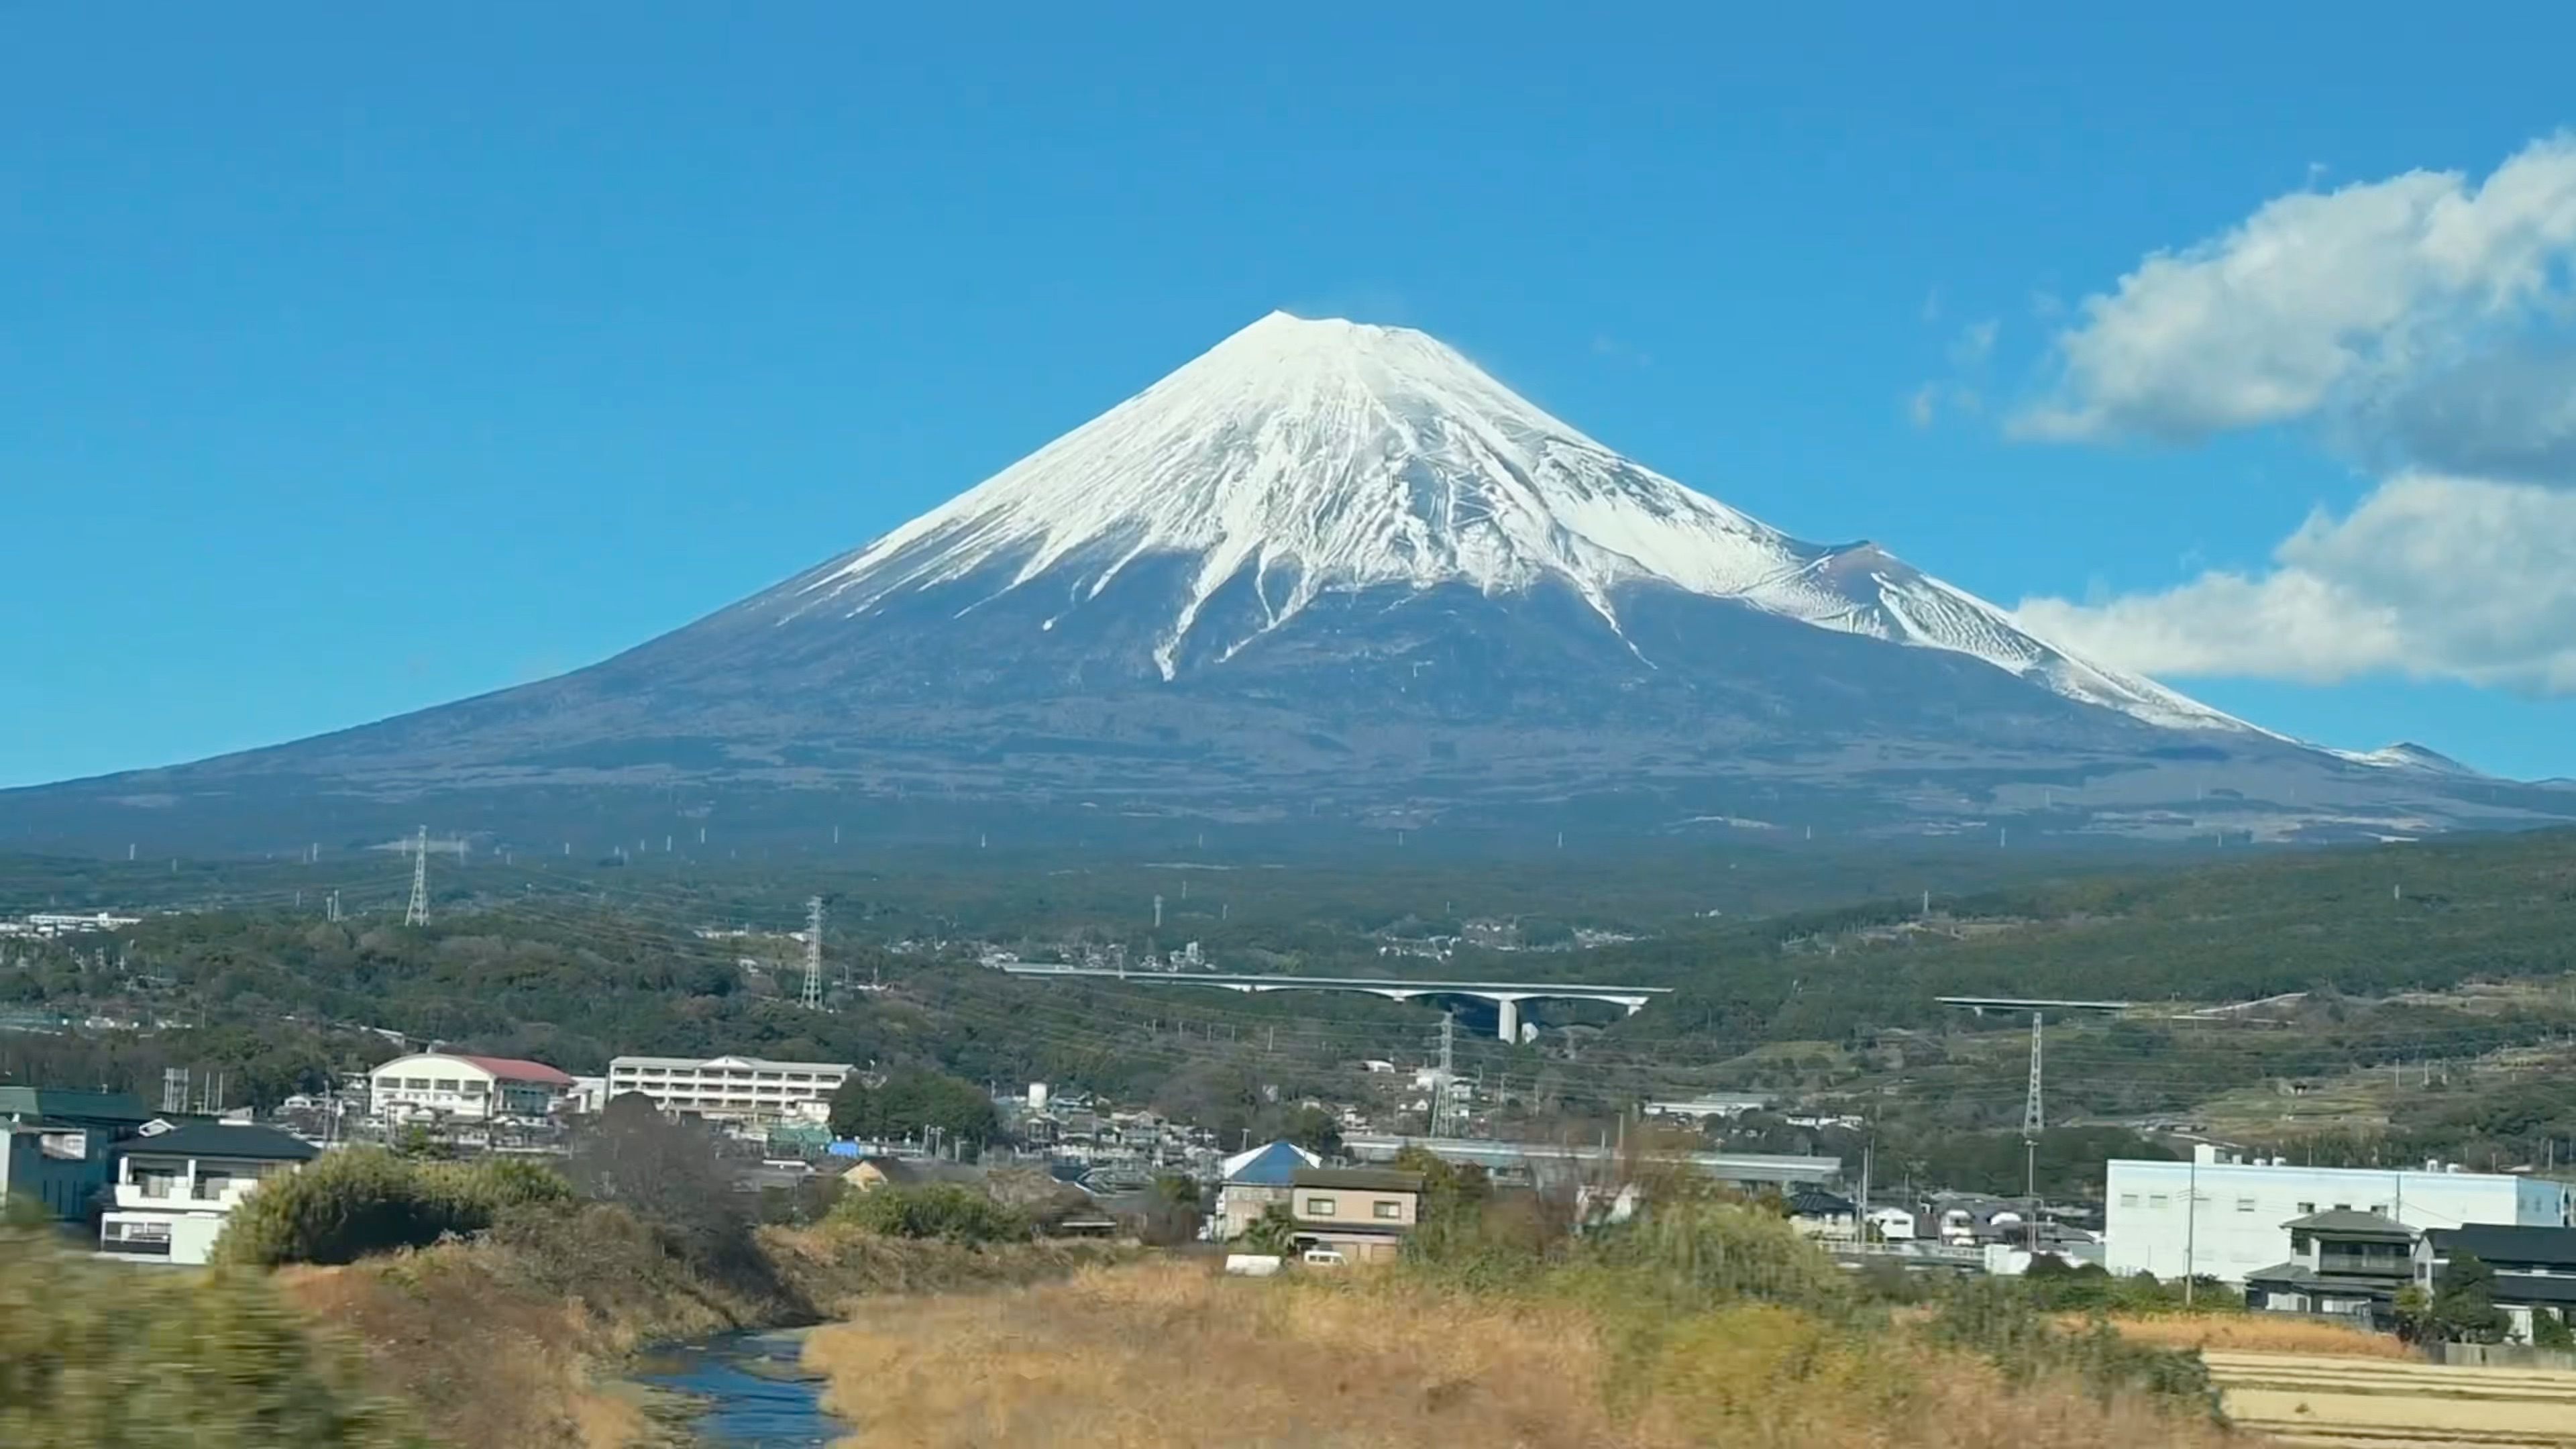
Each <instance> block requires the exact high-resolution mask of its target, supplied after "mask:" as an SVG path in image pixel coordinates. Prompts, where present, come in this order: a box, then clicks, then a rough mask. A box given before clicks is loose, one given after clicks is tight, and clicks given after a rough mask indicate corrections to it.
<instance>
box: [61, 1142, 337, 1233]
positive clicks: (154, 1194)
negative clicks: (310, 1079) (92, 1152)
mask: <svg viewBox="0 0 2576 1449" xmlns="http://www.w3.org/2000/svg"><path fill="white" fill-rule="evenodd" d="M114 1152H115V1159H116V1177H115V1189H116V1205H115V1206H114V1207H113V1208H111V1209H109V1211H108V1213H107V1216H106V1217H105V1218H104V1219H103V1220H102V1221H101V1222H100V1224H99V1236H98V1246H99V1251H100V1252H102V1253H111V1254H116V1255H119V1256H130V1257H136V1258H147V1259H150V1260H152V1261H155V1262H164V1263H191V1264H193V1263H203V1262H205V1261H206V1260H207V1258H208V1256H209V1255H210V1254H212V1252H213V1251H214V1246H215V1239H216V1238H218V1237H220V1236H222V1235H223V1231H224V1224H225V1223H226V1222H227V1221H229V1220H230V1218H231V1216H232V1212H233V1209H235V1208H237V1207H239V1206H241V1203H242V1200H243V1199H244V1198H247V1197H249V1196H250V1195H251V1194H252V1193H253V1192H256V1191H258V1189H259V1185H260V1183H262V1182H263V1181H265V1180H267V1179H268V1178H270V1177H274V1176H276V1175H278V1174H280V1173H287V1172H294V1171H297V1170H299V1169H301V1168H302V1167H303V1166H304V1164H306V1163H308V1162H310V1161H312V1160H313V1159H314V1158H315V1157H318V1156H320V1155H321V1149H319V1148H317V1147H315V1146H314V1145H313V1144H311V1143H309V1142H306V1141H305V1140H303V1139H302V1138H300V1137H293V1136H289V1135H288V1134H286V1133H284V1132H280V1131H278V1130H277V1129H276V1128H274V1127H260V1126H255V1125H253V1124H251V1123H247V1122H189V1123H186V1124H184V1125H174V1124H172V1123H171V1122H170V1121H169V1120H168V1119H166V1118H155V1119H153V1120H152V1121H149V1122H146V1123H144V1124H143V1126H142V1128H141V1129H140V1130H139V1131H138V1132H137V1134H136V1135H135V1136H134V1137H132V1138H129V1139H127V1140H125V1141H123V1142H119V1143H117V1144H116V1147H115V1149H114Z"/></svg>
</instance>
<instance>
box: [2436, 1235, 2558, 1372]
mask: <svg viewBox="0 0 2576 1449" xmlns="http://www.w3.org/2000/svg"><path fill="white" fill-rule="evenodd" d="M2462 1253H2466V1254H2469V1255H2470V1256H2472V1257H2474V1258H2476V1259H2478V1260H2479V1261H2480V1262H2483V1263H2485V1264H2486V1265H2487V1266H2488V1267H2490V1268H2492V1269H2494V1270H2495V1292H2494V1299H2495V1305H2496V1307H2498V1308H2501V1309H2503V1310H2504V1311H2505V1313H2506V1315H2507V1316H2509V1317H2510V1318H2512V1319H2513V1333H2514V1336H2515V1337H2517V1338H2519V1339H2520V1340H2521V1341H2522V1342H2524V1343H2530V1342H2532V1341H2533V1340H2534V1335H2533V1333H2532V1331H2531V1315H2532V1313H2533V1311H2534V1310H2542V1311H2549V1312H2555V1313H2556V1314H2557V1315H2558V1316H2559V1319H2560V1321H2561V1322H2565V1323H2568V1324H2571V1325H2576V1228H2552V1227H2504V1226H2500V1225H2490V1224H2485V1223H2472V1224H2470V1225H2468V1226H2466V1227H2459V1228H2433V1229H2431V1230H2429V1231H2427V1232H2426V1233H2425V1234H2424V1236H2423V1238H2422V1240H2421V1241H2419V1242H2417V1243H2416V1245H2415V1254H2414V1257H2413V1259H2412V1260H2411V1261H2410V1262H2409V1264H2408V1267H2409V1269H2410V1271H2411V1274H2412V1276H2413V1278H2414V1280H2415V1281H2416V1282H2418V1283H2421V1284H2422V1285H2424V1287H2425V1288H2427V1289H2430V1288H2432V1287H2433V1286H2434V1284H2435V1283H2436V1282H2437V1281H2439V1279H2440V1277H2441V1273H2442V1270H2443V1269H2444V1268H2447V1267H2449V1266H2450V1265H2451V1259H2452V1258H2453V1257H2455V1256H2457V1255H2459V1254H2462Z"/></svg>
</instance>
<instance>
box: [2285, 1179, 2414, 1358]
mask: <svg viewBox="0 0 2576 1449" xmlns="http://www.w3.org/2000/svg"><path fill="white" fill-rule="evenodd" d="M2281 1226H2282V1227H2283V1228H2284V1229H2285V1230H2287V1231H2288V1233H2289V1235H2290V1257H2289V1259H2288V1260H2287V1261H2286V1262H2281V1263H2275V1264H2272V1265H2270V1266H2268V1267H2262V1268H2257V1269H2255V1270H2253V1271H2252V1272H2250V1273H2247V1274H2246V1275H2245V1301H2246V1304H2247V1306H2248V1307H2252V1308H2259V1309H2263V1310H2266V1311H2269V1312H2273V1313H2322V1314H2342V1315H2345V1316H2348V1317H2351V1318H2356V1319H2359V1320H2362V1321H2363V1323H2364V1324H2365V1325H2366V1326H2368V1327H2371V1328H2383V1327H2386V1326H2389V1325H2390V1324H2391V1323H2392V1322H2393V1321H2394V1319H2395V1307H2396V1301H2397V1293H2398V1290H2399V1289H2402V1288H2404V1287H2405V1286H2406V1284H2407V1282H2408V1280H2409V1279H2410V1278H2411V1277H2412V1276H2413V1274H2414V1271H2415V1258H2414V1253H2415V1230H2414V1229H2413V1228H2410V1227H2408V1226H2406V1225H2405V1224H2404V1223H2401V1222H2398V1221H2396V1220H2395V1219H2393V1218H2387V1217H2383V1216H2381V1215H2380V1214H2378V1213H2366V1212H2356V1211H2353V1210H2351V1209H2344V1208H2328V1209H2327V1210H2326V1211H2324V1212H2321V1213H2310V1214H2308V1215H2307V1216H2305V1217H2299V1218H2292V1219H2291V1220H2290V1221H2288V1222H2286V1223H2283V1224H2282V1225H2281Z"/></svg>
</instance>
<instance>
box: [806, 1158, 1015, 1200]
mask: <svg viewBox="0 0 2576 1449" xmlns="http://www.w3.org/2000/svg"><path fill="white" fill-rule="evenodd" d="M984 1179H985V1172H984V1169H982V1168H980V1167H977V1166H976V1165H975V1164H973V1163H971V1162H948V1161H945V1160H943V1159H940V1158H936V1157H884V1156H880V1157H862V1158H860V1159H859V1160H858V1163H857V1165H855V1166H853V1167H851V1168H849V1169H848V1170H846V1171H844V1172H843V1173H842V1174H841V1181H842V1182H844V1183H846V1184H848V1186H849V1188H850V1190H851V1191H852V1192H875V1191H876V1190H877V1189H879V1188H883V1187H928V1186H930V1185H932V1184H934V1183H946V1184H949V1185H951V1186H955V1187H967V1188H973V1189H974V1190H975V1191H977V1192H982V1191H983V1190H984Z"/></svg>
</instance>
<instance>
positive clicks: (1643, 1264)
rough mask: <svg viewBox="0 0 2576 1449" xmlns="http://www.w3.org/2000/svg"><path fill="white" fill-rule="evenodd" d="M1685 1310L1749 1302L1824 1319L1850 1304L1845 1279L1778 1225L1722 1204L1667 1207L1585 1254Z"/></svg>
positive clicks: (1849, 1289) (1826, 1256)
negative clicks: (1643, 1282)
mask: <svg viewBox="0 0 2576 1449" xmlns="http://www.w3.org/2000/svg"><path fill="white" fill-rule="evenodd" d="M1589 1256H1591V1257H1592V1258H1593V1259H1594V1260H1595V1261H1597V1262H1600V1263H1602V1264H1604V1265H1607V1266H1611V1267H1616V1268H1624V1269H1630V1270H1634V1271H1635V1272H1636V1273H1638V1274H1640V1275H1641V1276H1642V1277H1643V1278H1644V1279H1645V1280H1647V1281H1648V1282H1650V1283H1652V1284H1654V1285H1655V1286H1656V1287H1657V1288H1659V1289H1660V1290H1661V1293H1662V1295H1663V1296H1665V1297H1666V1298H1669V1299H1670V1300H1672V1301H1674V1302H1676V1303H1680V1304H1684V1305H1688V1306H1693V1307H1699V1306H1706V1305H1710V1304H1716V1303H1723V1302H1729V1301H1732V1300H1736V1299H1746V1298H1750V1299H1757V1300H1760V1301H1762V1302H1766V1303H1780V1304H1786V1305H1788V1306H1790V1307H1794V1308H1804V1309H1807V1310H1809V1311H1811V1312H1815V1313H1818V1314H1821V1315H1823V1316H1825V1317H1827V1318H1836V1317H1841V1316H1843V1315H1845V1314H1847V1313H1848V1312H1849V1311H1850V1310H1851V1309H1852V1308H1853V1307H1854V1306H1855V1305H1856V1303H1857V1295H1856V1294H1855V1293H1854V1292H1853V1289H1852V1284H1851V1282H1850V1278H1849V1275H1847V1274H1846V1273H1844V1271H1843V1270H1842V1269H1841V1268H1840V1267H1839V1266H1837V1265H1836V1264H1835V1262H1834V1260H1833V1258H1832V1257H1831V1256H1830V1255H1829V1254H1827V1253H1826V1252H1825V1251H1824V1250H1823V1249H1822V1248H1819V1247H1817V1246H1816V1245H1815V1244H1813V1243H1811V1242H1809V1241H1807V1240H1806V1239H1805V1238H1803V1237H1800V1236H1799V1235H1798V1231H1797V1229H1795V1228H1793V1227H1791V1226H1790V1225H1789V1224H1788V1223H1787V1222H1786V1221H1785V1220H1783V1219H1781V1218H1779V1217H1776V1216H1774V1215H1772V1214H1770V1213H1767V1212H1762V1211H1760V1210H1758V1209H1755V1208H1750V1207H1743V1206H1739V1205H1736V1204H1732V1203H1724V1202H1684V1203H1679V1204H1673V1205H1668V1206H1665V1207H1662V1208H1660V1209H1658V1210H1657V1211H1654V1212H1651V1213H1648V1214H1646V1215H1645V1216H1643V1217H1641V1218H1638V1219H1636V1220H1634V1221H1632V1222H1629V1223H1627V1224H1624V1225H1622V1226H1621V1227H1619V1228H1617V1229H1614V1230H1612V1231H1609V1232H1606V1233H1604V1234H1603V1235H1602V1236H1601V1238H1600V1240H1599V1242H1598V1243H1597V1245H1596V1246H1594V1247H1593V1248H1592V1250H1591V1252H1590V1254H1589Z"/></svg>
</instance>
